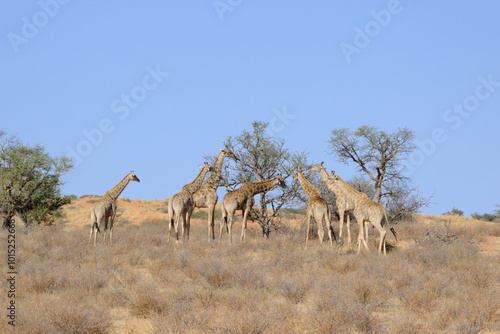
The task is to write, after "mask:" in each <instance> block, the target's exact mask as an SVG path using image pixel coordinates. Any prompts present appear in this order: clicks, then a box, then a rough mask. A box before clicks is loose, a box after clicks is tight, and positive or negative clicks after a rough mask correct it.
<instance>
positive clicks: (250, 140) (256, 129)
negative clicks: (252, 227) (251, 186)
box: [207, 121, 310, 238]
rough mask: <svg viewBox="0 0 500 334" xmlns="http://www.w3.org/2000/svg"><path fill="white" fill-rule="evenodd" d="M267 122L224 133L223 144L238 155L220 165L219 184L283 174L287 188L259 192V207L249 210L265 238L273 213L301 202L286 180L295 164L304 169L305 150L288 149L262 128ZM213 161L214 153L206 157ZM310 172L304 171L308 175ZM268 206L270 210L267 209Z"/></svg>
mask: <svg viewBox="0 0 500 334" xmlns="http://www.w3.org/2000/svg"><path fill="white" fill-rule="evenodd" d="M268 125H269V124H268V123H264V122H259V121H255V122H253V123H252V130H251V131H247V130H244V131H243V132H242V133H241V134H240V135H238V136H236V137H228V138H227V139H226V140H225V141H224V143H223V144H224V145H226V146H227V147H228V148H229V149H230V150H231V151H232V152H233V153H234V154H235V156H236V157H237V158H238V159H239V161H237V162H228V163H225V164H224V166H223V177H222V178H223V184H224V185H225V186H226V188H227V189H228V191H229V190H234V189H236V188H237V187H238V186H240V185H241V184H243V183H245V182H262V181H265V180H270V179H272V178H274V177H276V176H277V175H278V174H281V175H282V176H283V179H284V180H285V182H286V181H287V180H288V181H289V182H287V188H286V189H281V188H278V189H277V190H274V191H271V192H268V193H263V194H261V195H260V200H259V203H260V208H259V209H257V210H252V212H251V213H250V215H249V217H248V219H250V220H253V221H257V222H258V223H259V225H260V227H261V228H262V234H263V236H264V237H266V238H268V237H269V234H270V233H271V232H272V231H274V230H276V229H277V227H278V224H277V223H276V219H275V218H276V217H278V214H279V212H280V210H281V209H282V208H284V207H287V206H293V205H295V204H297V203H299V202H303V201H304V198H303V194H302V193H301V191H300V187H299V185H298V184H297V183H292V182H290V181H291V179H292V178H293V173H294V171H295V168H297V167H302V168H303V169H307V168H306V166H307V165H308V163H307V153H305V152H292V151H290V150H289V149H287V148H286V147H285V140H283V139H277V138H274V137H272V136H270V135H269V134H268V133H267V132H266V129H267V127H268ZM207 158H209V159H210V160H211V161H213V160H214V159H215V158H214V157H207ZM309 174H310V172H309V171H308V172H307V175H309ZM269 209H271V210H269Z"/></svg>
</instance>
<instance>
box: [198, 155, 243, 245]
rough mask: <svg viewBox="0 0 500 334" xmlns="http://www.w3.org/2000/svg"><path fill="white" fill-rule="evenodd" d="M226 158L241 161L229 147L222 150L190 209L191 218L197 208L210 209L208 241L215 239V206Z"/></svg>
mask: <svg viewBox="0 0 500 334" xmlns="http://www.w3.org/2000/svg"><path fill="white" fill-rule="evenodd" d="M225 158H232V159H234V160H236V161H238V160H239V159H238V158H237V157H236V156H235V155H234V153H233V152H232V151H231V150H230V149H229V148H228V147H227V146H226V147H225V148H224V149H222V150H220V152H219V155H218V156H217V160H216V161H215V164H214V165H213V171H212V172H211V173H210V176H209V177H207V179H206V180H205V182H203V184H202V186H201V187H200V189H198V190H197V191H196V192H195V193H194V194H193V200H194V203H193V205H191V206H190V207H189V212H188V217H191V214H192V213H193V210H194V209H195V208H208V241H211V240H213V239H215V233H214V220H215V219H214V214H215V205H216V204H217V201H218V200H219V196H217V188H218V187H219V183H220V180H221V177H222V163H223V162H224V159H225Z"/></svg>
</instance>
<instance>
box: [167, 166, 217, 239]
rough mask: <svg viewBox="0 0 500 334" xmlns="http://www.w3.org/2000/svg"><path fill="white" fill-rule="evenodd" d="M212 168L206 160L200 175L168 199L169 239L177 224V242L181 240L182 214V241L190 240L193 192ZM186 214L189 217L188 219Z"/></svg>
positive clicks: (198, 187)
mask: <svg viewBox="0 0 500 334" xmlns="http://www.w3.org/2000/svg"><path fill="white" fill-rule="evenodd" d="M211 170H212V167H211V166H210V165H209V164H208V163H207V162H205V165H203V167H202V168H201V171H200V173H199V174H198V176H197V177H196V178H195V179H194V180H193V182H191V183H188V184H186V185H184V186H183V187H182V190H181V191H180V192H178V193H177V194H175V195H174V196H172V198H170V201H168V216H169V217H170V224H169V225H168V240H170V234H171V230H172V227H174V226H175V237H176V239H177V242H179V221H180V219H181V216H182V222H183V223H182V236H181V241H183V240H184V238H186V240H189V229H190V226H189V220H190V218H191V217H190V212H189V206H190V205H193V204H192V203H193V194H194V193H195V192H196V191H197V190H198V189H200V187H201V185H202V183H203V180H204V179H205V175H206V174H207V173H208V172H209V171H211ZM186 214H188V217H187V219H186ZM184 230H186V235H185V236H184Z"/></svg>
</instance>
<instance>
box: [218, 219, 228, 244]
mask: <svg viewBox="0 0 500 334" xmlns="http://www.w3.org/2000/svg"><path fill="white" fill-rule="evenodd" d="M224 226H226V228H227V216H225V215H224V217H221V220H220V233H219V242H220V241H221V239H222V231H223V230H224Z"/></svg>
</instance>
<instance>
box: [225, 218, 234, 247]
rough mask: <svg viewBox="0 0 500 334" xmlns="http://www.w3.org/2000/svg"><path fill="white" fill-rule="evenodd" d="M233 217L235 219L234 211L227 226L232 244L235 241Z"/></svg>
mask: <svg viewBox="0 0 500 334" xmlns="http://www.w3.org/2000/svg"><path fill="white" fill-rule="evenodd" d="M233 219H234V212H233V213H229V215H228V219H227V226H226V227H227V235H228V238H229V243H230V244H232V243H233V232H232V228H233Z"/></svg>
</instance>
